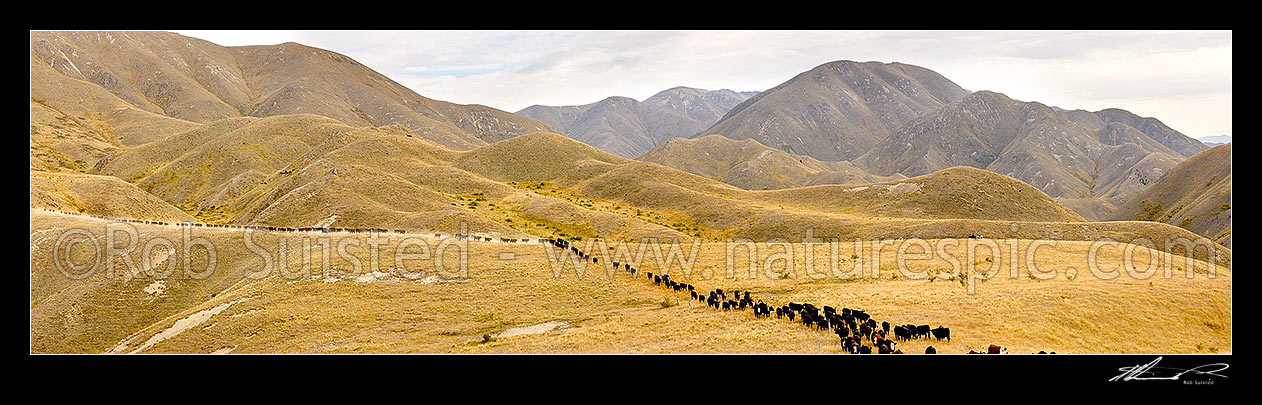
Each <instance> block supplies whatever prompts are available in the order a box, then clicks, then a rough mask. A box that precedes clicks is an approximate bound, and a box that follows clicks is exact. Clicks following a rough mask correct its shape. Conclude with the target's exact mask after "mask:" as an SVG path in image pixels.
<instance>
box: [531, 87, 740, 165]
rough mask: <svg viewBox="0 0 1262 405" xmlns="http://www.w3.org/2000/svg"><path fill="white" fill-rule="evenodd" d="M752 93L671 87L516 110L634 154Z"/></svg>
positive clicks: (694, 128)
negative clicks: (645, 94) (637, 96)
mask: <svg viewBox="0 0 1262 405" xmlns="http://www.w3.org/2000/svg"><path fill="white" fill-rule="evenodd" d="M754 93H756V92H742V93H738V92H735V91H732V90H714V91H709V90H702V89H694V88H688V87H675V88H671V89H668V90H665V91H662V92H660V93H657V94H655V95H653V96H652V97H649V98H648V99H646V100H644V101H643V102H639V101H636V100H634V99H631V98H627V97H609V98H606V99H604V100H601V101H598V102H595V103H591V104H585V105H577V106H560V107H554V106H542V105H533V106H530V107H526V108H525V109H522V110H521V111H518V112H517V114H520V115H523V116H526V117H530V118H534V119H536V120H539V121H542V122H544V123H547V124H548V125H551V126H552V127H553V128H556V129H557V130H559V131H560V132H561V133H564V134H566V135H568V136H569V137H571V138H574V139H576V140H578V141H580V142H583V143H586V144H588V145H591V146H595V147H597V148H600V149H601V150H604V151H606V152H609V153H612V154H615V155H618V156H622V157H626V158H634V157H637V156H640V155H641V154H644V153H645V152H648V151H649V149H652V148H653V147H654V146H657V145H658V144H660V143H662V142H664V141H666V140H668V139H671V138H682V137H689V136H692V135H693V134H696V133H697V132H698V131H701V130H702V129H705V128H706V127H708V126H710V124H713V123H714V122H715V121H718V120H719V118H721V117H723V114H725V113H727V111H729V110H731V109H732V107H735V106H736V105H737V104H739V103H740V102H742V101H745V100H746V99H748V98H749V96H750V95H751V94H754Z"/></svg>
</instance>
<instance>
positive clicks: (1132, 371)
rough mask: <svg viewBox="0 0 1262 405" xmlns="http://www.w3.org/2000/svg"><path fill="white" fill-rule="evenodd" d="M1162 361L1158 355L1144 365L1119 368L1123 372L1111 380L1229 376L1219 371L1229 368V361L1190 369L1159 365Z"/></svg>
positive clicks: (1170, 379)
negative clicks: (1188, 375)
mask: <svg viewBox="0 0 1262 405" xmlns="http://www.w3.org/2000/svg"><path fill="white" fill-rule="evenodd" d="M1160 361H1161V358H1160V357H1158V358H1157V359H1155V360H1153V361H1151V362H1149V363H1148V364H1145V365H1142V366H1139V365H1136V366H1131V367H1122V368H1119V369H1118V371H1121V372H1122V374H1119V375H1118V376H1116V377H1113V378H1110V379H1109V381H1118V380H1121V381H1133V380H1164V381H1178V380H1179V378H1180V377H1183V376H1184V375H1186V374H1192V375H1202V376H1213V377H1222V378H1227V376H1225V375H1222V374H1218V372H1220V371H1223V370H1226V369H1227V367H1228V366H1227V363H1212V364H1206V365H1203V366H1197V367H1193V368H1189V369H1182V368H1175V367H1157V363H1158V362H1160Z"/></svg>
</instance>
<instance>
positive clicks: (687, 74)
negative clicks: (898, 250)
mask: <svg viewBox="0 0 1262 405" xmlns="http://www.w3.org/2000/svg"><path fill="white" fill-rule="evenodd" d="M178 32H179V33H181V34H184V35H188V36H192V37H196V38H201V39H205V40H208V41H211V42H214V43H217V44H220V45H228V46H236V45H272V44H278V43H282V42H287V41H293V42H298V43H301V44H305V45H310V46H314V47H318V48H323V49H328V50H331V51H334V52H338V53H341V54H344V55H347V56H350V57H351V58H354V59H355V60H357V61H359V62H360V63H363V64H364V65H367V66H368V67H370V68H372V69H374V70H376V71H378V72H381V73H382V74H384V75H386V76H388V77H390V78H391V79H393V80H395V81H397V82H399V83H401V84H403V85H404V86H407V87H408V88H411V89H412V90H414V91H416V92H417V93H420V94H421V95H423V96H426V97H429V98H433V99H437V100H443V101H450V102H455V103H461V104H482V105H487V106H491V107H495V108H498V109H501V110H505V111H509V112H516V111H518V110H521V109H522V108H525V107H528V106H530V105H533V104H543V105H578V104H587V103H592V102H596V101H599V100H601V99H603V98H605V97H608V96H625V97H631V98H634V99H636V100H641V101H643V100H644V99H646V98H648V97H649V96H652V95H653V94H655V93H657V92H659V91H662V90H665V89H668V88H671V87H675V86H688V87H696V88H702V89H709V90H715V89H723V88H726V89H732V90H736V91H750V90H754V91H761V90H765V89H768V88H771V87H774V86H776V85H778V84H780V83H783V82H785V81H786V80H789V79H790V78H792V77H793V76H795V75H797V74H798V73H802V72H804V71H807V70H810V69H811V68H813V67H815V66H818V65H820V64H823V63H826V62H830V61H834V60H842V59H847V60H855V61H861V62H865V61H881V62H903V63H908V64H913V65H917V66H921V67H924V68H928V69H930V70H933V71H935V72H938V73H940V74H942V75H943V76H945V77H946V78H948V79H950V80H952V81H954V82H955V83H956V84H958V85H960V86H961V87H964V88H965V89H968V90H972V91H977V90H991V91H996V92H1000V93H1004V94H1006V95H1008V96H1009V97H1012V98H1015V99H1019V100H1023V101H1038V102H1041V103H1044V104H1047V105H1051V106H1057V107H1061V108H1069V109H1085V110H1091V111H1096V110H1100V109H1104V108H1114V107H1115V108H1122V109H1125V110H1129V111H1131V112H1133V113H1136V114H1139V115H1141V116H1146V117H1155V118H1158V119H1160V120H1161V121H1162V122H1164V123H1166V125H1169V126H1170V127H1172V128H1174V129H1176V130H1178V131H1180V132H1183V133H1184V134H1186V135H1188V136H1192V137H1203V136H1209V135H1230V134H1231V31H1087V32H1080V31H1051V32H1047V31H946V32H942V31H524V32H518V31H178Z"/></svg>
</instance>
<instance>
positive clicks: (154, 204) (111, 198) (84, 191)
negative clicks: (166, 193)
mask: <svg viewBox="0 0 1262 405" xmlns="http://www.w3.org/2000/svg"><path fill="white" fill-rule="evenodd" d="M31 209H47V210H54V211H61V212H71V213H80V214H88V215H97V216H103V217H110V218H131V219H141V220H147V221H163V222H199V221H198V220H197V219H195V218H193V217H192V216H190V215H188V214H186V213H184V212H183V211H180V210H179V209H177V208H175V207H174V206H172V205H171V204H168V203H167V202H166V201H162V200H161V199H159V198H157V197H154V196H153V195H151V194H149V193H146V192H145V191H144V190H141V189H140V188H138V187H136V186H135V185H132V184H130V183H127V182H125V181H122V180H119V179H118V178H117V177H112V176H96V175H89V174H81V173H57V172H54V173H41V172H31Z"/></svg>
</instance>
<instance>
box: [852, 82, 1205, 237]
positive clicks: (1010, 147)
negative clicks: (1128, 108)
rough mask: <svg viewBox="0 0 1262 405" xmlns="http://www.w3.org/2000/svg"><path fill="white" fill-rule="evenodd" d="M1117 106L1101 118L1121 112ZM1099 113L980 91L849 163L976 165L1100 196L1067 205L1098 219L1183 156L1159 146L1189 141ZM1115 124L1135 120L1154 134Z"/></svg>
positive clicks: (1082, 195) (917, 169)
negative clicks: (1061, 108)
mask: <svg viewBox="0 0 1262 405" xmlns="http://www.w3.org/2000/svg"><path fill="white" fill-rule="evenodd" d="M1119 111H1121V110H1109V112H1108V113H1107V114H1103V115H1104V116H1106V118H1107V117H1113V118H1116V117H1120V116H1126V114H1123V113H1122V112H1119ZM1127 114H1128V113H1127ZM1100 117H1101V115H1099V114H1095V113H1085V112H1069V113H1058V112H1057V111H1055V110H1053V109H1051V108H1049V107H1047V106H1045V105H1042V104H1039V103H1034V102H1022V101H1017V100H1013V99H1010V98H1008V97H1007V96H1004V95H1003V94H999V93H994V92H989V91H981V92H977V93H973V94H970V95H969V96H968V97H965V98H964V99H962V100H960V101H957V102H955V103H951V104H949V105H947V106H944V107H943V108H942V109H940V110H938V111H935V112H932V113H930V114H926V115H924V116H922V117H920V118H917V119H916V120H913V121H912V122H910V123H908V124H907V125H906V126H904V127H903V128H900V129H899V130H898V131H897V132H895V133H894V134H893V135H891V136H890V137H889V138H886V139H885V140H884V141H882V142H881V143H880V144H878V145H876V146H875V147H873V148H872V150H870V151H868V153H866V154H864V155H863V156H862V157H861V158H859V159H857V160H856V161H855V164H856V165H858V166H859V167H862V168H864V169H867V170H868V171H870V172H872V173H873V174H877V175H889V174H893V173H902V174H904V175H908V176H917V175H921V174H925V173H929V172H933V171H936V170H941V169H943V168H947V167H951V166H957V165H963V166H971V167H976V168H983V169H987V170H990V171H993V172H996V173H1000V174H1005V175H1008V176H1012V177H1015V178H1017V179H1020V180H1022V181H1025V182H1027V183H1029V184H1030V185H1033V186H1034V187H1036V188H1038V189H1040V190H1042V191H1044V192H1046V193H1047V194H1048V195H1051V196H1052V197H1056V198H1064V199H1103V200H1101V201H1097V202H1094V203H1093V202H1088V201H1078V202H1076V203H1075V204H1072V206H1074V207H1075V208H1082V209H1080V210H1079V212H1084V215H1087V216H1088V217H1101V216H1106V214H1107V212H1105V211H1107V209H1101V207H1100V206H1099V205H1100V204H1106V205H1107V204H1120V203H1122V202H1125V201H1127V200H1128V199H1129V198H1130V197H1132V196H1134V195H1135V194H1137V193H1139V192H1140V191H1142V190H1143V189H1144V188H1145V187H1147V186H1148V185H1149V184H1152V183H1153V182H1155V181H1156V180H1157V179H1158V178H1160V177H1161V176H1163V175H1164V174H1165V173H1166V171H1168V170H1169V169H1170V168H1172V167H1174V165H1176V164H1178V162H1179V161H1181V160H1182V159H1183V155H1182V154H1181V153H1180V152H1178V151H1177V150H1174V149H1172V148H1170V147H1169V146H1167V144H1169V145H1173V146H1176V147H1190V146H1188V142H1185V141H1191V142H1195V141H1194V140H1191V139H1190V138H1187V137H1186V136H1183V135H1182V134H1179V133H1177V132H1164V131H1155V130H1154V128H1160V127H1158V126H1156V125H1155V124H1153V122H1155V121H1156V120H1138V121H1135V120H1113V121H1112V122H1107V121H1106V118H1100ZM1070 119H1073V121H1071V120H1070ZM1107 119H1112V118H1107ZM1123 121H1128V122H1137V123H1143V125H1145V128H1147V129H1148V130H1149V131H1150V132H1154V133H1157V134H1159V138H1154V137H1151V136H1149V135H1148V134H1147V133H1145V132H1144V131H1141V130H1139V129H1137V128H1135V127H1131V126H1129V125H1128V124H1126V123H1125V122H1123ZM1077 122H1083V123H1086V125H1085V126H1084V125H1079V124H1077ZM1162 127H1164V126H1162ZM1178 137H1182V138H1181V139H1180V138H1178ZM1104 200H1107V201H1104ZM1087 211H1091V212H1094V213H1093V214H1087V213H1086V212H1087Z"/></svg>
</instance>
